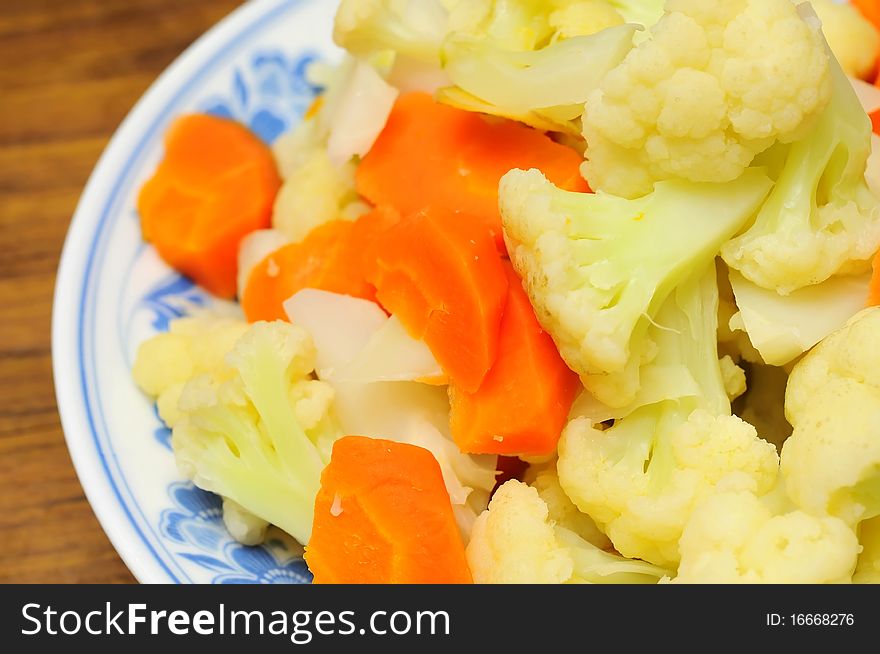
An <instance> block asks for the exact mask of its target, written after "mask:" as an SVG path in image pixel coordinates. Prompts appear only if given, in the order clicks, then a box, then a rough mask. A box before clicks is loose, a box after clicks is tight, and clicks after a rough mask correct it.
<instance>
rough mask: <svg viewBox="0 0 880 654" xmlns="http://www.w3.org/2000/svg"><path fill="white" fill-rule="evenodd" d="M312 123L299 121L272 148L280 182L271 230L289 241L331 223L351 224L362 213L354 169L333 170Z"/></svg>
mask: <svg viewBox="0 0 880 654" xmlns="http://www.w3.org/2000/svg"><path fill="white" fill-rule="evenodd" d="M323 134H324V133H323V132H322V130H321V129H320V128H319V127H318V120H317V118H310V119H306V120H304V121H303V122H302V123H300V125H299V126H298V127H297V128H296V129H295V130H294V131H293V132H292V133H291V135H289V136H282V137H281V138H280V139H279V140H278V142H277V143H276V144H275V148H274V149H275V153H276V154H275V156H276V159H277V160H278V161H279V162H284V163H283V165H282V166H281V170H282V175H283V177H284V182H283V184H282V186H281V189H280V190H279V191H278V195H277V196H276V198H275V207H274V209H273V211H272V226H273V227H274V228H275V229H276V230H278V231H279V232H281V233H283V234H284V235H285V236H286V237H287V239H288V241H290V242H298V241H301V240H303V239H304V238H305V237H306V236H307V235H308V233H309V232H310V231H312V230H313V229H314V228H315V227H318V226H320V225H323V224H324V223H327V222H330V221H331V220H339V219H342V220H354V219H356V218H358V217H359V216H361V215H363V213H365V211H366V210H367V207H366V205H365V204H364V203H363V202H362V201H361V199H360V196H359V195H358V194H357V191H356V190H355V186H354V174H355V170H356V169H357V164H356V163H355V162H354V161H348V162H346V163H344V164H343V165H342V166H340V167H337V166H334V165H333V163H332V161H331V160H330V155H329V154H328V151H327V141H326V138H324V136H323Z"/></svg>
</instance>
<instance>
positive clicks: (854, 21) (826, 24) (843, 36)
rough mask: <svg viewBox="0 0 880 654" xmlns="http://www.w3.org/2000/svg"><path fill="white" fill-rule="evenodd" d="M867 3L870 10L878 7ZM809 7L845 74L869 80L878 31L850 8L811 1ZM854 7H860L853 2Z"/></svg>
mask: <svg viewBox="0 0 880 654" xmlns="http://www.w3.org/2000/svg"><path fill="white" fill-rule="evenodd" d="M868 1H869V4H871V5H873V7H875V8H876V7H877V6H878V5H877V2H876V0H868ZM862 2H864V0H862ZM810 4H811V5H812V6H813V9H815V10H816V14H817V15H818V16H819V20H821V21H822V32H824V34H825V38H826V39H828V45H829V46H831V51H832V52H833V53H834V56H835V57H837V60H838V61H839V62H840V65H841V67H842V68H843V70H844V71H846V74H847V75H852V76H853V77H859V78H861V79H866V78H868V76H870V75H871V74H872V73H873V72H874V69H875V67H876V64H877V56H878V54H880V32H878V28H877V27H875V26H874V25H873V24H872V23H871V22H870V21H868V20H867V19H865V18H864V17H863V16H862V15H861V13H859V10H858V9H856V7H854V6H853V5H852V4H849V3H846V2H835V1H834V0H810ZM854 4H856V5H858V4H860V3H859V1H858V0H855V2H854ZM875 10H876V9H875ZM878 18H880V11H878ZM878 22H880V21H878Z"/></svg>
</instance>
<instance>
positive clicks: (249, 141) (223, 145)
mask: <svg viewBox="0 0 880 654" xmlns="http://www.w3.org/2000/svg"><path fill="white" fill-rule="evenodd" d="M280 186H281V180H280V178H279V176H278V171H277V169H276V167H275V162H274V160H273V158H272V153H271V151H270V150H269V148H268V147H267V146H266V145H265V144H264V143H263V142H262V141H260V140H259V139H258V138H257V137H256V136H255V135H254V134H253V133H251V132H250V131H249V130H248V129H247V128H246V127H244V126H243V125H240V124H238V123H236V122H234V121H231V120H227V119H225V118H217V117H215V116H209V115H206V114H192V115H187V116H183V117H181V118H178V119H177V120H176V121H175V122H174V123H173V124H172V125H171V128H170V129H169V130H168V132H167V133H166V135H165V157H164V159H163V160H162V162H161V163H160V164H159V167H158V168H157V169H156V172H155V173H154V175H153V177H151V178H150V179H149V180H148V181H147V183H146V184H144V186H143V187H142V188H141V191H140V194H139V196H138V211H139V213H140V216H141V229H142V231H143V237H144V240H146V241H149V242H151V243H153V244H154V245H155V247H156V250H157V251H158V252H159V255H160V256H161V257H162V258H163V259H164V260H165V261H166V262H168V263H169V264H170V265H171V266H173V267H174V268H176V269H177V270H179V271H180V272H182V273H184V274H185V275H188V276H189V277H191V278H192V279H193V280H194V281H196V282H197V283H199V284H201V285H202V286H204V287H205V288H206V289H208V290H209V291H211V292H212V293H214V294H215V295H218V296H220V297H224V298H232V297H235V287H236V269H237V265H238V264H237V257H238V246H239V244H240V243H241V239H242V238H244V237H245V236H246V235H247V234H248V233H250V232H252V231H254V230H257V229H263V228H266V227H268V226H269V223H270V220H271V216H272V203H273V202H274V200H275V195H276V194H277V193H278V189H279V187H280Z"/></svg>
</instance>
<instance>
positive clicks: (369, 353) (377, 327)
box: [285, 289, 496, 535]
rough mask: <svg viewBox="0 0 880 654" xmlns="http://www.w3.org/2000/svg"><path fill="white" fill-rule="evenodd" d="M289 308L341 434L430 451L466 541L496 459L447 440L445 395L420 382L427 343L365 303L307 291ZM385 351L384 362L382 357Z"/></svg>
mask: <svg viewBox="0 0 880 654" xmlns="http://www.w3.org/2000/svg"><path fill="white" fill-rule="evenodd" d="M285 309H286V310H287V312H288V314H289V315H290V318H291V320H293V322H294V323H295V324H297V325H301V326H302V327H304V328H305V329H306V330H307V331H309V333H311V334H312V337H313V339H314V342H315V346H316V349H317V359H316V371H317V373H318V376H319V378H320V379H321V380H322V381H325V382H327V383H328V384H330V385H331V386H332V387H333V389H334V413H335V415H336V416H337V418H338V419H339V424H340V426H341V428H342V431H344V432H345V433H349V434H370V435H371V436H373V437H376V438H385V439H388V440H393V441H397V442H402V443H409V444H411V445H418V446H420V447H424V448H425V449H427V450H429V451H430V452H431V453H432V454H433V455H434V457H435V458H436V459H437V461H438V462H439V463H440V469H441V470H442V472H443V479H444V481H445V482H446V490H447V491H448V492H449V497H450V500H451V501H452V508H453V512H454V513H455V517H456V520H457V522H458V524H459V527H460V529H461V531H462V534H464V535H467V534H469V533H470V529H471V526H472V524H473V522H474V520H476V517H477V515H479V514H480V513H481V512H482V511H483V510H484V509H485V508H486V505H487V504H488V502H489V492H490V491H491V490H492V488H493V486H494V485H495V465H496V457H495V456H469V455H467V454H464V453H462V452H461V451H460V450H459V449H458V447H457V446H456V445H455V443H454V442H453V441H452V439H451V438H450V436H449V401H448V398H447V393H446V389H445V388H442V387H437V386H433V385H428V384H426V383H416V382H418V381H420V380H422V379H423V377H424V376H425V375H426V374H428V375H430V374H432V373H435V372H436V371H437V369H438V365H437V362H436V361H435V360H434V359H433V357H432V356H431V355H430V351H429V350H428V349H427V347H426V346H425V344H424V343H423V342H421V341H417V340H414V339H413V338H412V337H411V336H409V335H407V334H406V333H405V331H404V330H403V329H402V328H398V327H396V326H395V325H399V321H397V319H396V318H395V317H391V318H389V317H388V316H386V315H385V313H384V312H383V311H382V310H381V309H380V308H379V307H378V306H376V305H375V304H374V303H372V302H368V301H366V300H360V299H357V298H353V297H349V296H345V295H336V294H333V293H327V292H325V291H315V290H311V289H306V290H304V291H300V292H299V293H297V294H296V295H294V296H293V297H292V298H291V299H290V300H288V301H287V302H285ZM395 334H396V336H395ZM382 348H386V349H387V352H388V353H389V354H388V356H387V357H380V356H378V355H379V354H380V353H381V351H382ZM407 353H410V354H413V357H412V358H408V357H406V356H405V355H406V354H407ZM371 362H372V363H371ZM420 362H421V363H420ZM429 381H431V382H435V380H434V379H430V380H429Z"/></svg>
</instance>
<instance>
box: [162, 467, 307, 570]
mask: <svg viewBox="0 0 880 654" xmlns="http://www.w3.org/2000/svg"><path fill="white" fill-rule="evenodd" d="M168 495H169V496H170V498H171V500H172V502H173V503H174V508H171V509H166V510H165V511H163V512H162V517H161V521H160V524H159V530H160V531H161V533H162V534H163V535H164V536H166V537H167V538H168V539H169V540H171V541H172V542H174V543H176V544H177V545H178V546H181V549H180V550H179V555H180V556H181V557H182V558H185V559H187V560H188V561H192V562H193V563H195V564H197V565H199V566H200V567H202V568H205V569H207V570H210V571H212V572H214V573H216V576H215V577H214V578H213V580H212V581H213V583H215V584H304V583H309V582H310V581H311V579H312V575H311V573H310V572H309V570H308V568H307V567H306V564H305V562H304V561H303V560H302V557H301V556H298V555H297V554H296V553H295V552H293V551H292V547H291V545H290V544H289V543H288V542H286V541H285V540H284V539H282V538H280V537H279V538H275V537H271V538H269V539H267V541H266V542H265V543H264V544H263V545H261V546H259V547H248V546H245V545H241V544H239V543H236V542H234V541H231V540H230V538H229V534H228V533H227V531H226V528H225V527H224V526H223V512H222V509H221V501H220V498H219V497H217V496H216V495H214V494H213V493H208V492H206V491H203V490H201V489H199V488H196V487H195V486H193V485H192V484H190V483H184V482H180V483H176V484H172V485H171V486H170V487H169V489H168Z"/></svg>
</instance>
